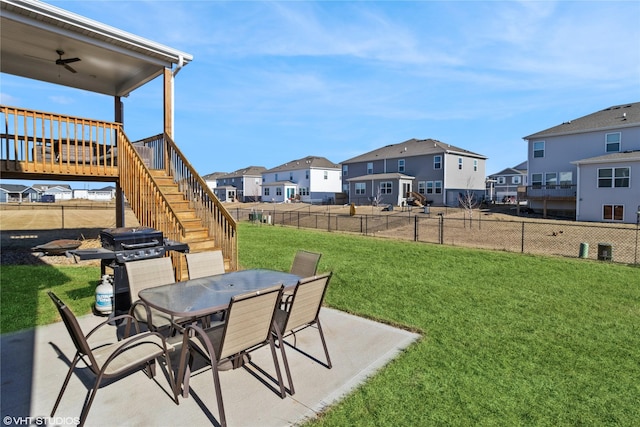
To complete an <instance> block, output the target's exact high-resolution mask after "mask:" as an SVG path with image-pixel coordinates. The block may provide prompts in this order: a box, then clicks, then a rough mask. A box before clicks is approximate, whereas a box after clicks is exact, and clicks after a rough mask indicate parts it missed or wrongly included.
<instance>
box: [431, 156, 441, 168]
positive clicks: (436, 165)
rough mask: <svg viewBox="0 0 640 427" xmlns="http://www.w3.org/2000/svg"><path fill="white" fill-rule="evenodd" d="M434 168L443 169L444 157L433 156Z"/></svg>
mask: <svg viewBox="0 0 640 427" xmlns="http://www.w3.org/2000/svg"><path fill="white" fill-rule="evenodd" d="M433 168H434V169H442V156H433Z"/></svg>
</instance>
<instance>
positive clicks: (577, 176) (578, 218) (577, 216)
mask: <svg viewBox="0 0 640 427" xmlns="http://www.w3.org/2000/svg"><path fill="white" fill-rule="evenodd" d="M576 166H577V167H576V221H580V200H581V197H580V163H578V164H577V165H576Z"/></svg>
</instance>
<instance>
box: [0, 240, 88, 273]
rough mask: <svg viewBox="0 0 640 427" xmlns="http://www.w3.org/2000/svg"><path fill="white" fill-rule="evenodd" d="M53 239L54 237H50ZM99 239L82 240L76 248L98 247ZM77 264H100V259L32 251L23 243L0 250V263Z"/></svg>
mask: <svg viewBox="0 0 640 427" xmlns="http://www.w3.org/2000/svg"><path fill="white" fill-rule="evenodd" d="M52 240H54V239H52ZM99 247H100V240H99V239H86V240H82V244H81V245H80V247H79V248H78V249H87V248H99ZM43 264H48V265H77V266H89V265H96V266H100V260H86V261H80V260H76V258H74V257H73V256H69V257H67V256H66V255H48V254H44V253H42V252H36V251H32V250H31V248H30V247H24V245H19V244H18V245H11V246H9V247H3V248H2V251H1V252H0V265H43Z"/></svg>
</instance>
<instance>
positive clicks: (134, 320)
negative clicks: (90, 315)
mask: <svg viewBox="0 0 640 427" xmlns="http://www.w3.org/2000/svg"><path fill="white" fill-rule="evenodd" d="M121 319H128V321H127V329H126V330H125V336H128V332H129V329H130V326H131V321H132V320H133V323H134V325H135V328H136V334H139V333H140V327H139V326H138V320H137V319H136V318H135V317H133V316H130V315H129V314H121V315H119V316H115V317H110V318H109V319H107V320H105V321H104V322H102V323H100V324H99V325H98V326H96V327H95V328H93V329H92V330H91V331H89V333H88V334H87V335H86V337H87V339H89V337H90V336H91V335H93V333H94V332H96V331H97V330H98V329H100V328H101V327H103V326H104V325H110V324H111V323H113V322H115V321H118V320H121Z"/></svg>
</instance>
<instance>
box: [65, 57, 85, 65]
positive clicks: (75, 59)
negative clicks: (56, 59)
mask: <svg viewBox="0 0 640 427" xmlns="http://www.w3.org/2000/svg"><path fill="white" fill-rule="evenodd" d="M78 61H81V59H80V58H67V59H63V60H62V62H63V63H65V64H71V63H72V62H78Z"/></svg>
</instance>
